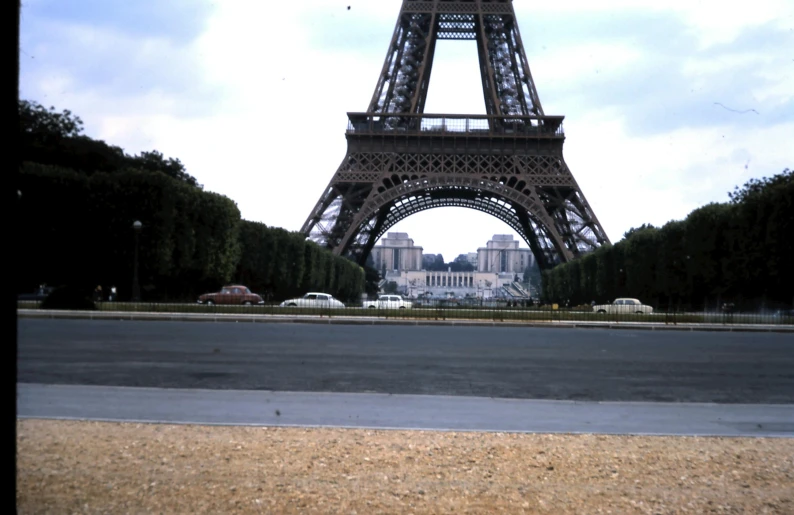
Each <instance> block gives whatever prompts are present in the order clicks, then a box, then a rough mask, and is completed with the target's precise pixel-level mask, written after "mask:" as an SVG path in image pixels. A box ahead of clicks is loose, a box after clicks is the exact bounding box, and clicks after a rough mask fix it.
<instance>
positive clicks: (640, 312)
mask: <svg viewBox="0 0 794 515" xmlns="http://www.w3.org/2000/svg"><path fill="white" fill-rule="evenodd" d="M634 314H635V315H642V314H644V313H643V312H642V311H635V312H634Z"/></svg>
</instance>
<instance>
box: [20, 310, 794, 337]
mask: <svg viewBox="0 0 794 515" xmlns="http://www.w3.org/2000/svg"><path fill="white" fill-rule="evenodd" d="M17 318H44V319H73V320H129V321H147V322H152V321H164V322H213V323H222V322H227V323H229V322H236V323H240V322H244V323H260V324H263V323H264V324H329V325H392V326H463V327H516V328H519V327H521V328H525V327H533V328H536V327H541V328H555V329H633V330H639V331H711V332H766V333H768V332H773V333H794V326H790V325H785V326H775V325H748V326H740V325H739V326H728V325H701V324H697V325H696V324H678V325H670V324H659V323H654V322H624V323H612V322H605V323H597V322H575V321H571V322H551V321H549V322H537V321H527V322H520V321H507V322H498V321H485V320H429V319H416V320H394V319H378V318H374V319H366V318H344V317H331V318H329V317H324V316H304V317H300V316H292V317H289V318H287V317H279V316H272V315H238V314H200V313H197V314H190V313H134V312H123V311H60V310H40V309H17Z"/></svg>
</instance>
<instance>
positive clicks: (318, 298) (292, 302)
mask: <svg viewBox="0 0 794 515" xmlns="http://www.w3.org/2000/svg"><path fill="white" fill-rule="evenodd" d="M279 306H281V307H282V308H284V307H299V308H334V309H336V308H344V307H345V305H344V304H342V302H340V301H338V300H337V299H335V298H334V297H333V296H332V295H328V294H327V293H317V292H309V293H307V294H306V295H304V296H303V297H301V298H299V299H289V300H285V301H284V302H282V303H281V304H279Z"/></svg>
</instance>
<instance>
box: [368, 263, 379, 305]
mask: <svg viewBox="0 0 794 515" xmlns="http://www.w3.org/2000/svg"><path fill="white" fill-rule="evenodd" d="M364 279H365V284H364V292H365V293H366V294H367V296H368V297H375V296H376V295H377V294H378V283H380V274H379V273H378V271H377V270H375V269H374V268H373V267H371V266H365V267H364Z"/></svg>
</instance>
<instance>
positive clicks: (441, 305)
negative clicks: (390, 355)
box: [17, 298, 794, 330]
mask: <svg viewBox="0 0 794 515" xmlns="http://www.w3.org/2000/svg"><path fill="white" fill-rule="evenodd" d="M411 302H412V307H410V308H406V309H399V308H389V309H382V308H375V309H370V308H364V307H363V306H362V304H349V305H348V307H345V308H338V309H337V308H328V307H317V308H304V307H280V306H279V305H278V304H277V303H266V304H264V305H253V306H243V305H218V304H215V305H205V304H197V303H195V302H193V303H190V302H185V303H176V302H174V303H165V302H108V301H99V302H96V303H95V304H94V305H95V308H96V311H99V312H122V313H169V314H206V315H213V314H218V315H222V314H227V315H252V316H261V317H263V320H265V319H266V318H268V317H279V318H280V317H291V318H295V317H337V318H355V319H373V318H374V319H397V320H414V321H421V320H463V321H490V322H493V321H500V322H538V323H543V322H545V323H593V324H601V325H605V324H622V323H628V324H631V325H637V326H641V325H649V324H650V325H665V326H668V327H676V326H680V327H681V328H685V327H704V328H708V327H715V326H727V327H742V326H744V327H747V326H749V325H764V326H769V327H771V328H775V327H778V328H783V327H786V326H788V328H790V329H793V330H794V311H792V310H791V309H785V310H775V311H764V312H756V313H752V312H746V313H742V312H737V313H730V312H724V311H715V312H711V311H699V312H694V311H692V312H680V311H667V310H654V311H653V313H650V314H634V313H616V314H615V313H596V312H593V310H592V309H591V308H589V307H584V306H579V307H575V308H565V307H557V306H554V305H538V304H536V303H533V302H531V301H526V300H508V299H476V298H465V299H414V300H412V301H411ZM40 306H41V302H39V301H18V303H17V307H18V309H28V310H40V309H42V308H41V307H40ZM62 309H68V307H63V308H62Z"/></svg>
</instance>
